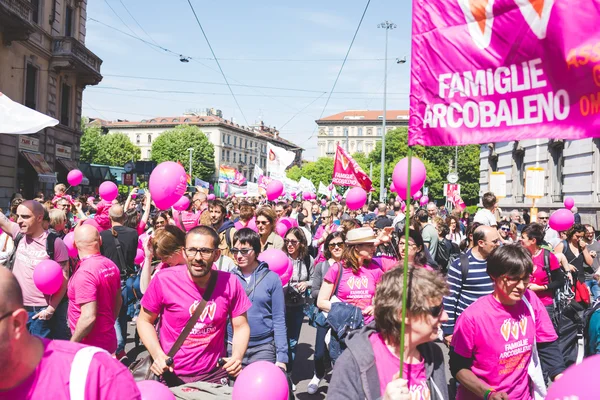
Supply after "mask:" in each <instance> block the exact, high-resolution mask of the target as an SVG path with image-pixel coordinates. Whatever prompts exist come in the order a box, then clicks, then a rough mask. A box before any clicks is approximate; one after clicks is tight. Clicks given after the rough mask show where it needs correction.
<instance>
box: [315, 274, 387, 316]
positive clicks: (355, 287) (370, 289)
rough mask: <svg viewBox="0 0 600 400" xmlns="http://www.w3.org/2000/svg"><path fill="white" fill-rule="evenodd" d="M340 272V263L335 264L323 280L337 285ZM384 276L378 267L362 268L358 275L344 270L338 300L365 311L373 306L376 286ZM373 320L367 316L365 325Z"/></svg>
mask: <svg viewBox="0 0 600 400" xmlns="http://www.w3.org/2000/svg"><path fill="white" fill-rule="evenodd" d="M338 271H339V263H335V264H333V265H332V266H331V268H329V270H328V271H327V273H326V274H325V277H324V278H323V279H324V280H326V281H327V282H329V283H333V284H334V285H335V282H336V280H337V274H338ZM382 275H383V271H382V270H381V269H380V268H379V267H378V266H370V267H366V268H365V267H361V268H360V270H359V271H358V274H355V273H354V272H352V270H351V269H350V268H344V269H343V271H342V279H341V281H340V286H339V288H338V292H337V297H338V299H340V300H341V301H343V302H345V303H349V304H352V305H354V306H356V307H358V308H360V309H361V310H364V309H365V308H367V307H368V306H370V305H372V304H373V296H375V286H376V285H377V282H379V280H380V279H381V276H382ZM372 320H373V317H372V316H365V324H368V323H369V322H371V321H372Z"/></svg>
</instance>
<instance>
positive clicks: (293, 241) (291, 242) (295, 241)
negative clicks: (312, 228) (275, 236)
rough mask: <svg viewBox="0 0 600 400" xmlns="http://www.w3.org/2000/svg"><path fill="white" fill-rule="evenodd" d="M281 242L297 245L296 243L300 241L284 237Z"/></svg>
mask: <svg viewBox="0 0 600 400" xmlns="http://www.w3.org/2000/svg"><path fill="white" fill-rule="evenodd" d="M283 243H285V244H286V245H290V244H291V245H292V246H298V243H300V242H299V241H297V240H290V239H284V240H283Z"/></svg>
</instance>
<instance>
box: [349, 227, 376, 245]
mask: <svg viewBox="0 0 600 400" xmlns="http://www.w3.org/2000/svg"><path fill="white" fill-rule="evenodd" d="M376 241H377V238H376V237H375V232H373V229H371V228H368V227H367V228H356V229H352V230H350V231H348V233H347V234H346V244H361V243H375V242H376Z"/></svg>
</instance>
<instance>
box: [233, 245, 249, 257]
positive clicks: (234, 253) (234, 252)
mask: <svg viewBox="0 0 600 400" xmlns="http://www.w3.org/2000/svg"><path fill="white" fill-rule="evenodd" d="M252 250H254V249H236V248H235V247H234V248H233V249H231V254H233V255H234V256H237V254H238V253H240V254H241V255H242V256H244V257H245V256H247V255H248V254H250V252H251V251H252Z"/></svg>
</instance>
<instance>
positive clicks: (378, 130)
mask: <svg viewBox="0 0 600 400" xmlns="http://www.w3.org/2000/svg"><path fill="white" fill-rule="evenodd" d="M377 136H381V128H377Z"/></svg>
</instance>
